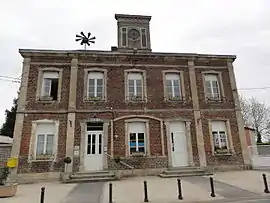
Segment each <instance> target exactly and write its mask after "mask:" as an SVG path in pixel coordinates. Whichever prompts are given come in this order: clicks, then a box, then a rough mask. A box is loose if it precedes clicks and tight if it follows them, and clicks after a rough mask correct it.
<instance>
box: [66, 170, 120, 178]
mask: <svg viewBox="0 0 270 203" xmlns="http://www.w3.org/2000/svg"><path fill="white" fill-rule="evenodd" d="M114 176H115V174H114V173H112V172H110V173H75V174H72V175H70V178H71V179H76V178H78V179H83V178H100V177H114Z"/></svg>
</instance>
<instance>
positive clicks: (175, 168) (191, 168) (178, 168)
mask: <svg viewBox="0 0 270 203" xmlns="http://www.w3.org/2000/svg"><path fill="white" fill-rule="evenodd" d="M167 170H168V171H178V170H204V169H203V168H200V167H196V166H184V167H173V168H168V169H167Z"/></svg>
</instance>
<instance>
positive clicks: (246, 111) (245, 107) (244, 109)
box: [239, 95, 250, 125]
mask: <svg viewBox="0 0 270 203" xmlns="http://www.w3.org/2000/svg"><path fill="white" fill-rule="evenodd" d="M239 100H240V107H241V111H242V115H243V119H244V122H245V125H250V121H249V117H250V116H249V115H250V107H249V103H248V100H247V99H245V98H244V97H243V96H241V95H239Z"/></svg>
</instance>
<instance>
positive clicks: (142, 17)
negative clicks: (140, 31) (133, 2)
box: [115, 14, 151, 21]
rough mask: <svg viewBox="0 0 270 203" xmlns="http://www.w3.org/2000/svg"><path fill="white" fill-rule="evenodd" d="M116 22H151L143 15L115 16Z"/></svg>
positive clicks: (148, 17)
mask: <svg viewBox="0 0 270 203" xmlns="http://www.w3.org/2000/svg"><path fill="white" fill-rule="evenodd" d="M115 19H116V20H120V19H123V20H147V21H150V20H151V16H145V15H128V14H115Z"/></svg>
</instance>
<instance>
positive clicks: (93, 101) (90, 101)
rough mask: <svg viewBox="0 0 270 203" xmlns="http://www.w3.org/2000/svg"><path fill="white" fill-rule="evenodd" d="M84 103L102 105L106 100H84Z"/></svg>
mask: <svg viewBox="0 0 270 203" xmlns="http://www.w3.org/2000/svg"><path fill="white" fill-rule="evenodd" d="M84 102H89V103H102V102H106V100H104V99H99V100H98V99H97V100H91V99H85V100H84Z"/></svg>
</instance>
